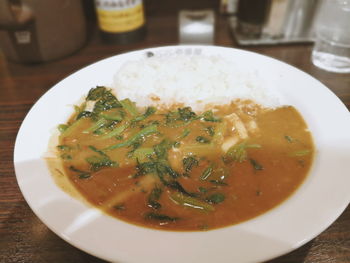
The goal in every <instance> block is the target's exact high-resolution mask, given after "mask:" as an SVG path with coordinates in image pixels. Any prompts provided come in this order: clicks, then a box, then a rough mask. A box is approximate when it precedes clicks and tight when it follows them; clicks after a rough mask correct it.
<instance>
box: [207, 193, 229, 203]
mask: <svg viewBox="0 0 350 263" xmlns="http://www.w3.org/2000/svg"><path fill="white" fill-rule="evenodd" d="M224 200H225V195H224V194H222V193H215V194H212V195H210V196H209V197H207V198H206V201H207V202H209V203H210V204H219V203H221V202H223V201H224Z"/></svg>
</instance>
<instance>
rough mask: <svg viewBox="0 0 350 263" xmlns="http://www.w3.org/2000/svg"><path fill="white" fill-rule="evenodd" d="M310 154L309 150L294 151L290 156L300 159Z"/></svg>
mask: <svg viewBox="0 0 350 263" xmlns="http://www.w3.org/2000/svg"><path fill="white" fill-rule="evenodd" d="M310 153H311V150H308V149H306V150H300V151H296V152H293V153H292V154H291V156H297V157H301V156H306V155H309V154H310Z"/></svg>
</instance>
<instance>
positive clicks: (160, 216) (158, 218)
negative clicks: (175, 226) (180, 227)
mask: <svg viewBox="0 0 350 263" xmlns="http://www.w3.org/2000/svg"><path fill="white" fill-rule="evenodd" d="M145 219H149V220H156V221H165V222H175V221H177V220H179V218H178V217H171V216H168V215H164V214H158V213H154V212H149V213H146V214H145Z"/></svg>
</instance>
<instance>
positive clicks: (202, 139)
mask: <svg viewBox="0 0 350 263" xmlns="http://www.w3.org/2000/svg"><path fill="white" fill-rule="evenodd" d="M196 141H197V142H199V143H210V140H209V139H208V138H205V137H204V136H197V137H196Z"/></svg>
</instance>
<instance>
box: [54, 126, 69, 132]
mask: <svg viewBox="0 0 350 263" xmlns="http://www.w3.org/2000/svg"><path fill="white" fill-rule="evenodd" d="M68 127H69V126H68V125H67V124H60V125H58V127H57V129H58V131H59V132H61V133H62V132H64V131H65V130H67V129H68Z"/></svg>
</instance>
